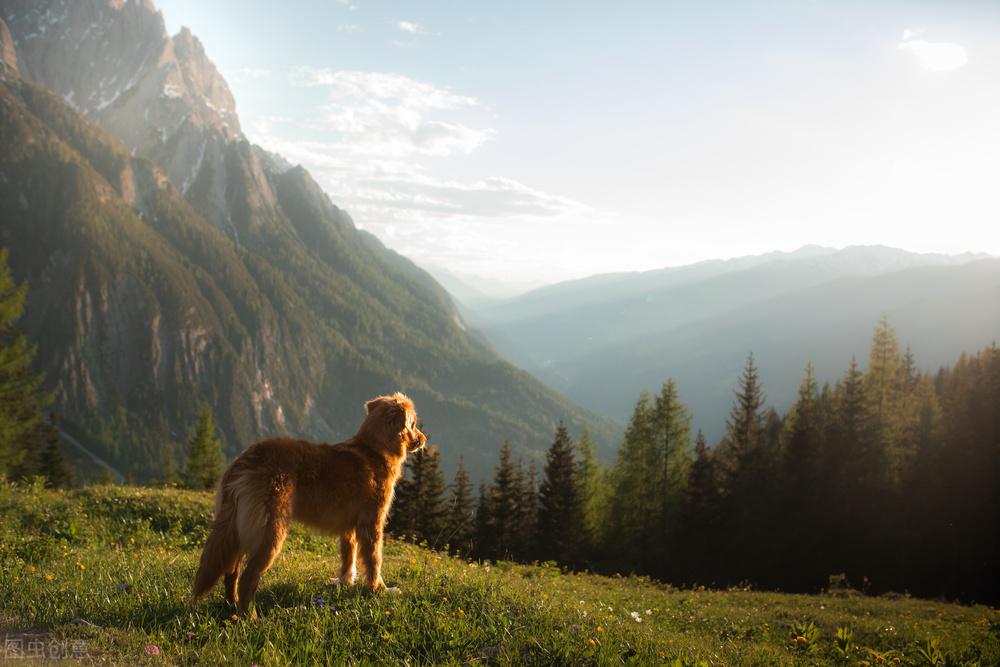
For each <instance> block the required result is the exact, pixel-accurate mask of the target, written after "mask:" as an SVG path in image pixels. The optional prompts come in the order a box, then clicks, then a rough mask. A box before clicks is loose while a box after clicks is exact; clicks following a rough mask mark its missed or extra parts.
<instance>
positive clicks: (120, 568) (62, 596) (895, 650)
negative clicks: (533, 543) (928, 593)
mask: <svg viewBox="0 0 1000 667" xmlns="http://www.w3.org/2000/svg"><path fill="white" fill-rule="evenodd" d="M210 507H211V499H210V498H209V497H208V495H207V494H198V493H193V492H181V491H176V490H169V489H167V490H153V489H144V488H135V487H90V488H85V489H81V490H77V491H72V492H63V491H46V490H44V489H42V488H40V487H13V486H9V485H5V486H2V487H0V512H2V513H3V515H4V516H5V517H9V518H10V519H11V520H9V521H5V522H4V523H3V524H0V589H2V590H4V591H5V595H4V596H3V597H2V598H0V623H2V624H3V631H4V632H5V634H6V636H7V638H8V640H9V639H11V638H23V639H24V643H23V644H22V646H23V648H24V649H25V650H27V649H28V647H29V642H44V646H45V650H47V651H48V650H56V651H62V653H59V654H58V655H72V652H73V651H79V654H80V655H85V656H88V657H89V658H90V659H92V660H95V661H99V662H105V663H111V664H156V663H158V662H162V663H165V664H221V663H223V662H226V663H229V662H233V663H235V664H261V665H281V664H292V663H294V664H315V663H344V662H348V661H350V662H356V663H401V662H405V663H407V664H466V663H469V662H477V663H485V664H500V665H508V664H510V665H513V664H519V665H520V664H540V665H541V664H545V665H550V664H574V665H576V664H602V665H603V664H622V663H625V664H663V663H666V664H678V665H701V664H704V665H722V664H725V665H751V664H803V665H806V664H906V665H917V664H921V665H924V664H926V665H935V664H967V665H973V664H978V665H992V664H997V663H998V661H1000V621H998V619H997V614H996V611H995V610H990V609H989V608H986V607H982V606H971V607H965V606H958V605H953V604H946V603H942V602H929V601H921V600H912V599H907V598H901V597H896V598H891V599H890V598H870V597H864V596H862V595H860V594H857V593H842V594H840V595H839V596H834V595H816V596H806V595H784V594H780V593H759V592H752V591H748V590H730V591H714V590H703V589H695V590H676V589H673V588H671V587H669V586H666V585H659V584H654V583H652V582H650V581H648V580H645V579H641V578H631V577H629V578H608V577H600V576H594V575H589V574H566V573H562V572H560V571H559V570H558V569H555V568H552V567H545V566H528V565H514V564H511V563H506V562H497V563H476V562H467V561H465V560H462V559H460V558H452V557H449V556H448V555H446V554H444V553H437V552H433V551H429V550H427V549H424V548H421V547H417V546H413V545H409V544H405V543H400V542H394V541H390V542H389V544H388V546H387V549H386V554H387V560H386V566H385V572H386V577H387V579H388V581H389V583H390V584H392V585H399V586H401V587H402V589H403V592H402V594H400V595H391V594H383V595H380V596H375V597H373V596H370V595H368V594H365V593H362V592H360V591H358V590H351V591H341V590H338V589H336V588H334V587H333V586H332V585H331V583H330V582H331V578H332V577H333V574H334V571H335V569H336V562H335V560H334V557H333V555H334V553H335V552H336V548H335V544H334V542H333V540H331V539H328V538H322V537H318V536H316V535H314V534H312V533H306V532H303V531H300V530H296V531H293V534H292V536H291V537H290V539H289V540H288V542H287V544H286V547H285V551H284V552H283V554H282V556H281V557H280V558H279V560H278V562H277V563H276V564H275V566H274V567H273V568H272V570H271V571H270V572H269V573H268V574H267V575H265V578H264V581H263V586H262V589H261V592H260V594H259V595H258V609H259V611H260V612H261V616H262V618H261V620H260V621H258V622H243V621H234V620H232V619H231V618H230V612H229V611H228V610H227V609H226V608H225V606H224V603H223V602H222V596H221V593H220V592H219V591H215V593H214V594H213V595H212V597H211V599H209V600H206V601H203V602H202V603H200V604H198V605H197V606H195V607H194V608H188V607H186V606H185V605H184V603H183V598H184V596H185V595H186V593H187V592H188V589H189V586H190V582H191V577H192V576H193V573H194V569H195V566H196V563H197V558H198V554H199V544H200V543H201V541H202V540H203V539H204V537H205V532H206V527H207V524H208V520H209V516H210ZM810 624H811V625H810ZM840 628H844V629H847V630H849V632H850V638H849V639H846V640H843V642H844V645H845V646H846V650H847V655H846V657H844V656H842V654H841V653H840V651H839V650H838V648H837V642H838V639H837V636H838V635H837V633H838V629H840ZM814 633H815V634H814ZM50 642H55V643H54V644H52V643H50ZM35 646H36V647H37V646H38V644H35ZM53 646H54V647H55V648H54V649H51V648H50V647H53ZM150 652H155V653H157V654H158V655H149V653H150ZM675 660H678V661H679V662H676V663H674V662H673V661H675ZM946 660H948V661H950V662H947V663H945V661H946ZM864 661H867V662H864Z"/></svg>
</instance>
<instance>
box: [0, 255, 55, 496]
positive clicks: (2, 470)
mask: <svg viewBox="0 0 1000 667" xmlns="http://www.w3.org/2000/svg"><path fill="white" fill-rule="evenodd" d="M27 289H28V288H27V285H26V284H24V283H22V284H21V285H17V284H15V282H14V279H13V277H12V276H11V274H10V270H9V268H8V267H7V251H6V250H0V478H3V477H5V476H7V475H8V474H11V473H13V472H14V471H15V469H17V468H18V466H19V465H20V464H21V463H23V462H24V461H25V458H26V457H27V456H29V455H30V454H31V453H32V452H35V453H36V454H37V452H38V451H40V450H41V449H42V447H44V446H45V443H46V440H47V433H46V432H45V429H44V428H41V427H42V426H43V420H42V415H43V414H44V410H45V407H46V406H47V405H48V404H49V403H50V402H51V398H50V397H49V396H48V395H47V394H45V393H43V392H42V391H41V384H42V376H41V375H40V374H37V373H35V372H33V371H32V369H31V360H32V359H33V358H34V356H35V346H33V345H30V344H29V343H28V340H27V338H26V337H25V336H24V334H23V333H21V332H20V331H18V329H17V328H16V327H15V324H16V323H17V321H18V320H19V319H20V318H21V315H22V314H23V313H24V303H25V299H26V297H27Z"/></svg>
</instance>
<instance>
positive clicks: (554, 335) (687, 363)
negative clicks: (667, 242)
mask: <svg viewBox="0 0 1000 667" xmlns="http://www.w3.org/2000/svg"><path fill="white" fill-rule="evenodd" d="M469 309H470V310H471V311H472V312H471V313H470V314H469V319H470V321H473V322H475V323H476V325H477V326H479V327H480V328H481V329H482V330H483V331H484V332H485V334H486V337H487V338H488V339H489V341H491V342H492V344H493V345H494V346H495V348H496V349H497V350H498V351H499V352H500V353H501V354H503V355H504V356H506V357H507V358H508V359H510V360H511V361H513V362H514V363H516V364H518V365H520V366H521V367H522V368H525V369H527V370H529V371H530V372H532V373H533V374H535V375H537V376H538V377H539V378H541V379H542V380H544V381H545V382H547V383H549V384H550V385H551V386H553V387H555V388H557V389H559V390H560V391H562V392H564V393H565V394H566V395H568V396H569V397H571V398H573V399H574V400H576V401H578V402H579V403H580V404H581V405H583V406H585V407H589V408H591V409H593V410H597V411H600V412H602V413H604V414H606V415H608V416H610V417H613V418H615V419H618V420H621V421H624V420H626V419H627V418H628V415H629V414H630V411H631V408H632V406H633V405H634V403H635V401H636V399H637V397H638V395H639V392H640V391H641V390H642V389H649V390H656V389H658V388H659V386H660V384H661V383H662V382H663V381H664V380H666V379H667V378H673V379H675V380H676V381H677V382H678V383H679V386H680V393H681V398H682V399H683V400H684V401H685V402H686V403H687V405H688V407H689V408H691V410H692V412H693V414H694V422H695V425H696V426H697V427H700V428H702V429H703V430H704V432H705V434H706V437H708V438H709V439H710V440H715V439H717V438H718V437H719V436H720V435H721V434H722V429H723V426H724V423H725V417H726V415H727V412H728V410H729V407H730V405H731V402H732V397H733V388H734V386H735V383H736V378H737V376H738V374H739V371H740V368H741V367H742V365H743V363H744V361H745V359H746V355H747V354H748V353H749V352H751V351H752V352H753V353H754V354H755V356H756V359H757V363H758V365H759V366H760V368H761V377H762V380H763V382H764V386H765V390H766V392H767V394H768V397H769V399H770V402H771V403H772V404H773V405H775V406H776V407H778V408H780V409H786V408H787V407H788V406H789V404H790V403H791V401H792V399H793V397H794V392H795V391H796V388H797V386H798V381H799V379H800V377H801V375H802V371H803V368H804V367H805V365H806V363H808V362H812V363H813V364H814V365H815V366H816V369H817V372H818V375H819V377H820V379H821V380H823V379H825V380H830V381H834V380H836V378H837V377H838V376H839V374H840V373H841V372H843V370H844V369H845V368H846V367H847V365H848V364H849V363H850V359H851V357H852V356H857V357H858V359H859V361H861V362H862V364H863V363H864V361H865V359H866V357H867V350H868V341H869V339H870V337H871V333H872V331H873V329H874V327H875V325H876V324H877V322H878V320H879V319H880V318H881V317H882V316H883V315H888V316H889V318H890V322H891V324H892V325H893V326H894V327H895V328H896V329H897V332H898V334H899V336H900V338H901V340H902V343H903V344H904V345H905V344H907V343H908V344H910V345H911V346H912V350H913V352H914V354H915V356H916V361H917V363H918V364H919V365H920V366H921V367H924V368H929V369H934V368H935V367H937V366H939V365H942V364H948V363H952V362H953V361H954V360H955V359H956V358H957V357H958V355H959V354H960V353H961V352H963V351H970V352H971V351H974V350H977V349H980V348H982V347H984V346H986V345H989V344H990V343H991V342H992V341H994V340H996V339H997V338H998V337H1000V259H995V258H990V257H988V256H985V255H973V254H964V255H955V256H950V255H937V254H918V253H911V252H906V251H903V250H898V249H894V248H887V247H881V246H874V247H849V248H845V249H842V250H836V249H833V248H823V247H819V246H807V247H804V248H801V249H800V250H798V251H795V252H791V253H781V252H776V253H769V254H766V255H759V256H753V257H741V258H738V259H733V260H728V261H721V260H719V261H709V262H702V263H698V264H693V265H690V266H683V267H677V268H669V269H661V270H656V271H646V272H640V273H619V274H606V275H598V276H592V277H589V278H585V279H582V280H576V281H570V282H565V283H560V284H556V285H552V286H548V287H544V288H541V289H537V290H534V291H532V292H529V293H527V294H524V295H521V296H519V297H516V298H513V299H509V300H505V301H502V302H493V303H485V304H484V303H478V304H477V305H475V306H470V307H469Z"/></svg>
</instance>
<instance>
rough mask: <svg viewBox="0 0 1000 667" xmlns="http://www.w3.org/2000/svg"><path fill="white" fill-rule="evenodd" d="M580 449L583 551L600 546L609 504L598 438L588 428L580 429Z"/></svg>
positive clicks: (579, 469)
mask: <svg viewBox="0 0 1000 667" xmlns="http://www.w3.org/2000/svg"><path fill="white" fill-rule="evenodd" d="M576 450H577V452H578V453H579V461H578V463H577V472H576V479H577V489H578V490H577V493H578V495H579V497H580V506H581V509H582V512H583V524H582V529H581V531H580V533H581V534H580V539H581V542H582V543H583V547H582V548H583V550H584V551H586V552H592V551H593V550H594V549H595V547H596V546H597V541H598V539H599V535H600V529H601V526H602V523H603V522H604V512H605V509H606V508H607V503H608V490H607V483H606V480H605V478H604V474H603V473H604V471H603V470H602V469H601V466H600V464H598V462H597V453H596V452H595V451H594V441H593V440H592V439H591V437H590V432H589V431H587V429H583V431H581V432H580V440H579V441H578V442H577V443H576Z"/></svg>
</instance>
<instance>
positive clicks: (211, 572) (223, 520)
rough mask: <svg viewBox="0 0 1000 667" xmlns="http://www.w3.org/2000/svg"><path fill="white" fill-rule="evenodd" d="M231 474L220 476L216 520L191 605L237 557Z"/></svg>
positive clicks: (234, 501) (207, 543) (238, 547)
mask: <svg viewBox="0 0 1000 667" xmlns="http://www.w3.org/2000/svg"><path fill="white" fill-rule="evenodd" d="M229 473H230V471H228V470H227V471H226V474H225V475H223V476H222V480H221V481H220V482H219V489H218V491H217V492H216V497H215V518H214V519H213V520H212V527H211V531H210V532H209V534H208V540H206V542H205V548H204V549H203V550H202V552H201V563H200V564H199V565H198V573H197V574H195V575H194V586H192V588H191V602H192V603H193V602H195V601H196V600H197V599H198V598H200V597H201V596H202V595H204V594H205V593H207V592H208V591H209V590H211V588H212V587H213V586H215V584H216V582H218V581H219V578H220V577H221V576H222V575H223V574H225V573H226V571H227V569H228V568H231V567H232V565H233V563H234V561H236V560H237V559H238V558H239V556H240V538H239V534H238V532H237V528H236V499H235V498H234V497H233V492H232V483H231V479H230V477H231V475H230V474H229Z"/></svg>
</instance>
